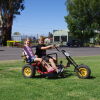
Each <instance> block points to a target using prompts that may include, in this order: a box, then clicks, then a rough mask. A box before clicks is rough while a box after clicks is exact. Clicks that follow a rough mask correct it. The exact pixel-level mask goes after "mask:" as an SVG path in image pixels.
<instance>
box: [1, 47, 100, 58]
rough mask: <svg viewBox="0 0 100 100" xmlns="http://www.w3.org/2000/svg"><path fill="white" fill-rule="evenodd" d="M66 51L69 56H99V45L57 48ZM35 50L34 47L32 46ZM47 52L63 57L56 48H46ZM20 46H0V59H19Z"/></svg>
mask: <svg viewBox="0 0 100 100" xmlns="http://www.w3.org/2000/svg"><path fill="white" fill-rule="evenodd" d="M59 49H60V50H61V49H64V50H66V51H68V53H69V54H70V55H71V56H100V47H95V48H94V47H93V48H92V47H91V48H89V47H87V48H83V47H82V48H68V47H60V48H59ZM33 50H34V52H35V48H33ZM47 53H49V54H50V53H57V54H58V56H59V57H64V56H63V55H62V54H61V53H59V52H58V51H57V50H56V49H52V50H47ZM21 54H22V48H16V47H0V60H19V59H22V58H21Z"/></svg>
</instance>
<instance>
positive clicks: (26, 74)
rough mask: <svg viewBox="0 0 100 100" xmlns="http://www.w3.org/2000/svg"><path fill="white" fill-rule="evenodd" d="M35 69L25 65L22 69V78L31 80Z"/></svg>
mask: <svg viewBox="0 0 100 100" xmlns="http://www.w3.org/2000/svg"><path fill="white" fill-rule="evenodd" d="M35 72H36V71H35V67H33V66H31V65H28V64H27V65H25V66H23V68H22V74H23V76H24V77H26V78H32V77H34V76H35Z"/></svg>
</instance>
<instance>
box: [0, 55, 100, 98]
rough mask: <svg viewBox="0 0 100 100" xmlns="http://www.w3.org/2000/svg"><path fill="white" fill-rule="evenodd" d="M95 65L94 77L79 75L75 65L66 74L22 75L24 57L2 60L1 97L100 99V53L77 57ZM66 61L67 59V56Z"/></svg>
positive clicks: (0, 62) (0, 64) (92, 65)
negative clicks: (19, 59)
mask: <svg viewBox="0 0 100 100" xmlns="http://www.w3.org/2000/svg"><path fill="white" fill-rule="evenodd" d="M74 59H75V60H76V62H77V63H79V64H81V63H84V64H86V65H88V66H89V67H90V68H91V71H92V73H91V76H92V78H91V79H79V78H78V77H77V76H76V75H75V73H74V72H73V70H74V68H73V66H71V67H70V68H68V69H66V70H67V74H68V76H67V77H66V78H59V79H48V78H31V79H27V78H24V77H23V76H22V73H21V68H22V66H23V65H24V63H23V62H22V61H0V99H1V100H100V86H99V85H100V56H91V57H74ZM62 60H63V62H64V64H65V63H66V61H65V59H63V58H62Z"/></svg>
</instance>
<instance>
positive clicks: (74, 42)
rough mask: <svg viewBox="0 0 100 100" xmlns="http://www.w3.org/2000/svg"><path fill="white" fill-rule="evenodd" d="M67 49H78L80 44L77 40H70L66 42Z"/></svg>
mask: <svg viewBox="0 0 100 100" xmlns="http://www.w3.org/2000/svg"><path fill="white" fill-rule="evenodd" d="M67 46H68V47H80V46H81V42H80V41H79V40H70V41H68V42H67Z"/></svg>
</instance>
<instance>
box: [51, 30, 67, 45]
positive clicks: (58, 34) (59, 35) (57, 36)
mask: <svg viewBox="0 0 100 100" xmlns="http://www.w3.org/2000/svg"><path fill="white" fill-rule="evenodd" d="M68 32H69V31H68V30H54V31H53V42H54V43H62V45H66V43H67V42H68Z"/></svg>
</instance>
